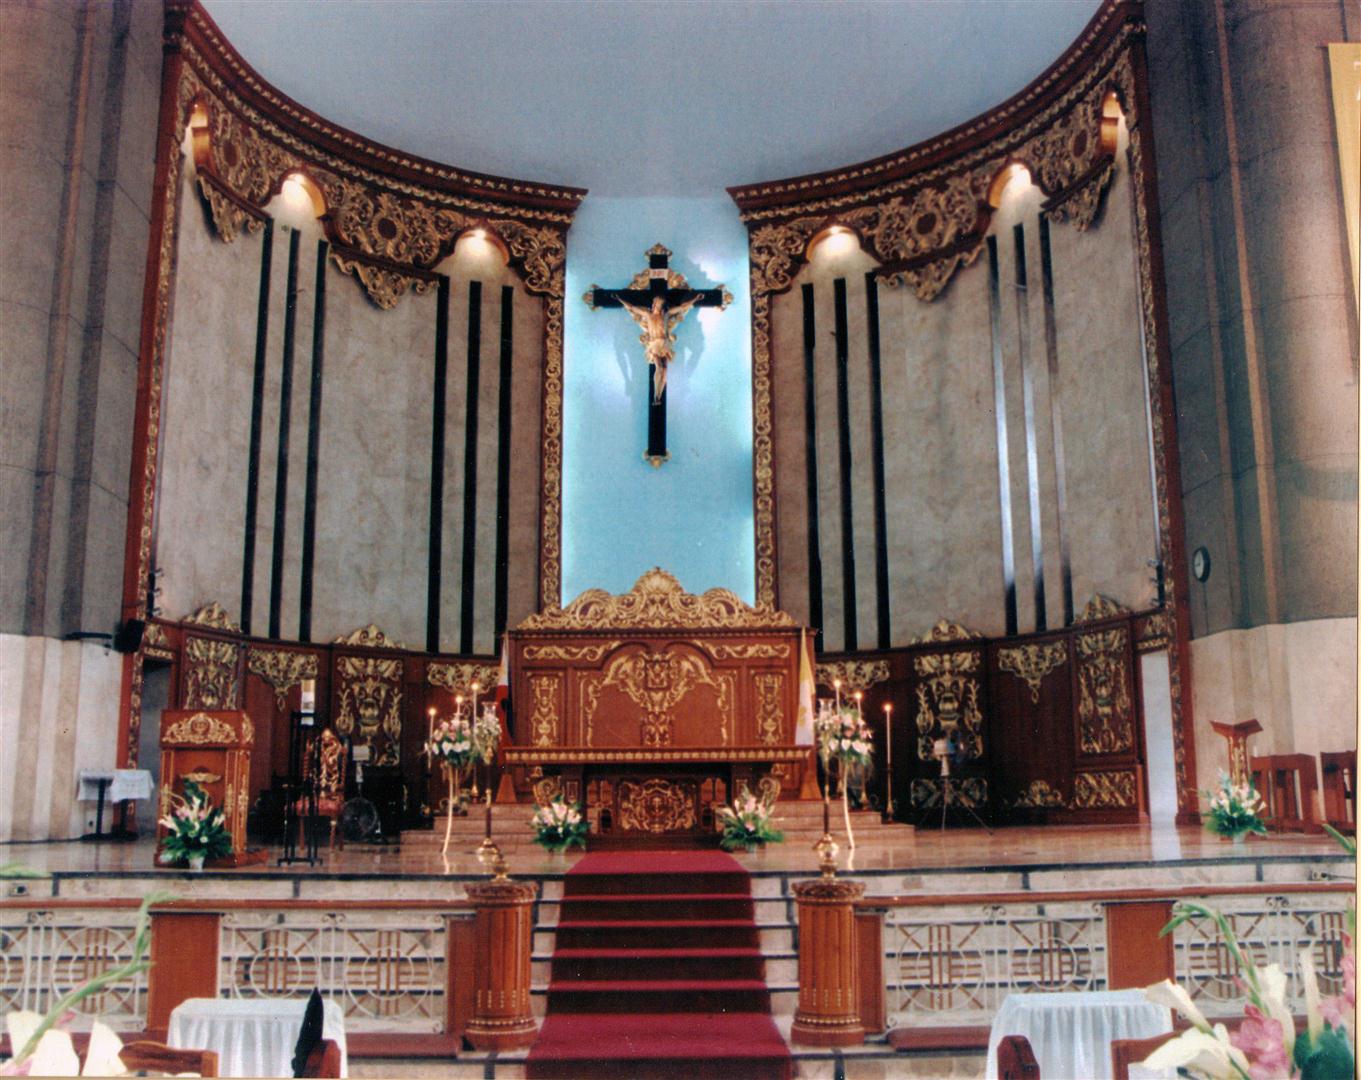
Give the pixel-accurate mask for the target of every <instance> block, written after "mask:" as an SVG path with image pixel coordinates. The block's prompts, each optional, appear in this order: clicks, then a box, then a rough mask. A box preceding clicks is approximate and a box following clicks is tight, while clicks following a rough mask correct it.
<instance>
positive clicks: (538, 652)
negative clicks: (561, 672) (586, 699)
mask: <svg viewBox="0 0 1361 1080" xmlns="http://www.w3.org/2000/svg"><path fill="white" fill-rule="evenodd" d="M621 644H622V642H619V641H605V642H601V643H600V644H598V645H526V646H525V648H524V658H525V659H526V660H566V661H567V662H568V663H573V662H585V663H588V664H597V663H599V662H600V658H601V657H602V656H604V655H605V654H606V653H607V652H611V651H612V650H614V649H617V648H619V646H620V645H621Z"/></svg>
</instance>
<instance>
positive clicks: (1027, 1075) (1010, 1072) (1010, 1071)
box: [997, 1035, 1040, 1080]
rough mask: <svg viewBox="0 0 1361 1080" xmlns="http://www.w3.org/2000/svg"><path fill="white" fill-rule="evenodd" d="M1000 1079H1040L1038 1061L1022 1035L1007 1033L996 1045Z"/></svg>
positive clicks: (1028, 1042) (1028, 1041)
mask: <svg viewBox="0 0 1361 1080" xmlns="http://www.w3.org/2000/svg"><path fill="white" fill-rule="evenodd" d="M997 1075H998V1077H1000V1080H1040V1063H1039V1062H1038V1061H1036V1060H1035V1051H1034V1050H1032V1049H1031V1048H1030V1040H1029V1039H1027V1038H1026V1037H1025V1036H1024V1035H1007V1036H1006V1037H1004V1038H1003V1039H1002V1041H1001V1043H999V1044H998V1046H997Z"/></svg>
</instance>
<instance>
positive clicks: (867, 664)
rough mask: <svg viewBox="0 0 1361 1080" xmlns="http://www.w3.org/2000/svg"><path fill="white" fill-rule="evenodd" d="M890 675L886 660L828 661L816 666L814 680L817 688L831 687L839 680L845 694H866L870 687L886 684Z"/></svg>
mask: <svg viewBox="0 0 1361 1080" xmlns="http://www.w3.org/2000/svg"><path fill="white" fill-rule="evenodd" d="M889 675H890V671H889V666H888V661H887V660H829V661H827V662H826V663H823V664H818V666H817V670H816V672H815V673H814V680H815V681H816V682H817V685H818V686H831V685H832V684H833V683H834V682H835V680H837V679H840V680H841V689H842V690H843V691H844V692H845V693H847V694H854V693H855V692H856V691H857V690H859V691H860V692H861V693H862V694H863V693H867V692H868V691H869V688H870V687H871V686H877V685H878V684H879V683H881V682H888V679H889Z"/></svg>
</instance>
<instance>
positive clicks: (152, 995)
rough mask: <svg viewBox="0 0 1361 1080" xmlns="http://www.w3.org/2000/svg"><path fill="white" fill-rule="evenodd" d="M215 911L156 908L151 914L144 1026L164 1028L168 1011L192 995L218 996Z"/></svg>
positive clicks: (216, 923)
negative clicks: (150, 972)
mask: <svg viewBox="0 0 1361 1080" xmlns="http://www.w3.org/2000/svg"><path fill="white" fill-rule="evenodd" d="M220 919H221V916H220V915H218V914H217V913H216V912H193V913H192V914H191V913H189V912H180V911H157V912H153V913H152V916H151V971H152V975H151V978H149V979H148V980H147V1021H146V1023H147V1028H148V1030H151V1031H164V1030H165V1029H166V1028H167V1027H169V1025H170V1013H171V1012H172V1011H173V1010H174V1008H175V1006H176V1005H178V1004H179V1003H180V1002H182V1001H185V1000H187V999H189V998H194V997H207V998H215V997H217V948H218V930H219V925H218V924H219V921H220Z"/></svg>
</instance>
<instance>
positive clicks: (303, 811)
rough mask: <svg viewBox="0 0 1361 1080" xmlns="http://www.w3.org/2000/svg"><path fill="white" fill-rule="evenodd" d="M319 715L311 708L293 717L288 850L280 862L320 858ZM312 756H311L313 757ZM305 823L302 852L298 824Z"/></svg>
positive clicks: (287, 797) (286, 807) (286, 831)
mask: <svg viewBox="0 0 1361 1080" xmlns="http://www.w3.org/2000/svg"><path fill="white" fill-rule="evenodd" d="M315 725H316V717H315V715H314V714H313V713H311V712H301V711H295V712H294V713H293V714H292V717H291V730H290V731H289V741H288V783H287V785H286V787H285V788H284V791H285V799H284V850H283V854H282V855H280V856H279V865H280V866H286V865H287V864H289V863H295V862H305V863H307V864H308V865H309V866H311V865H313V864H315V863H317V862H320V861H321V860H320V859H319V858H318V857H317V836H316V827H315V826H316V820H315V819H316V815H317V770H318V769H319V767H320V760H319V757H318V752H319V750H320V740H318V739H315V738H312V737H311V735H312V732H313V731H314V729H315ZM309 759H310V760H309ZM299 823H301V826H302V831H303V833H304V840H303V842H304V847H303V853H302V854H299V853H298V843H297V837H296V836H295V835H294V832H295V828H296V827H297V826H298V824H299Z"/></svg>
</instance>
